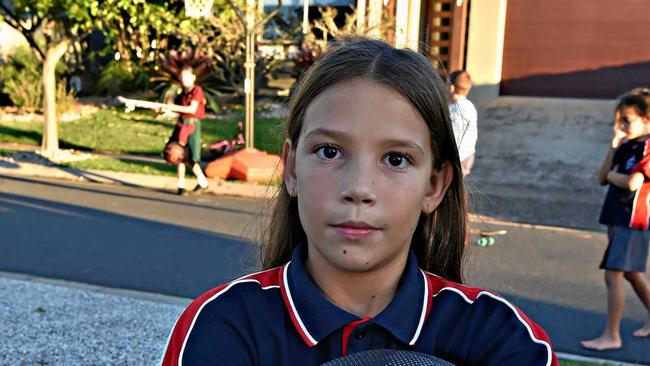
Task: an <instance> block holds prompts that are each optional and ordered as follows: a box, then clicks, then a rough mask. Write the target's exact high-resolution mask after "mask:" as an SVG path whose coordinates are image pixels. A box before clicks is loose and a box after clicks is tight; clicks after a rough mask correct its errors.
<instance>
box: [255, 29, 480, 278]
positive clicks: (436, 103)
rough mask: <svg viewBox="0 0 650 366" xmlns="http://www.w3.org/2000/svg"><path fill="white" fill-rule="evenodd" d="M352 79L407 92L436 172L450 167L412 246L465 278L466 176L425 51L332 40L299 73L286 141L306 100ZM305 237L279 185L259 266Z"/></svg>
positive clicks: (285, 257)
mask: <svg viewBox="0 0 650 366" xmlns="http://www.w3.org/2000/svg"><path fill="white" fill-rule="evenodd" d="M354 77H366V78H368V79H370V80H373V81H374V82H376V83H379V84H383V85H387V86H390V87H391V88H393V89H395V90H397V91H398V92H399V93H401V94H402V95H403V96H404V97H406V98H407V99H408V100H409V101H410V102H411V103H412V104H413V105H414V106H415V107H416V108H417V109H418V111H419V112H420V114H421V115H422V117H423V119H424V120H425V121H426V123H427V125H428V127H429V134H430V138H431V147H432V153H433V167H434V169H436V170H440V169H441V168H442V167H443V164H444V163H445V162H447V163H448V164H451V166H452V169H453V179H452V182H451V184H450V186H449V189H448V191H447V193H446V195H445V197H444V199H443V200H442V202H441V203H440V205H439V206H438V208H437V209H436V210H435V211H434V212H433V213H432V214H430V215H426V216H425V215H421V217H420V220H419V222H418V225H417V227H416V229H415V232H414V234H413V238H412V241H411V248H412V249H413V250H414V251H415V254H416V255H417V258H418V262H419V265H420V267H421V268H422V269H424V270H426V271H429V272H432V273H434V274H437V275H440V276H442V277H444V278H447V279H450V280H452V281H456V282H462V279H463V275H462V262H463V253H464V248H465V234H466V225H467V204H466V198H465V189H464V186H463V174H462V170H461V167H460V160H459V158H458V151H457V149H456V145H455V140H454V135H453V130H452V127H451V121H450V118H449V102H448V98H449V96H448V92H447V87H446V85H445V83H444V81H443V80H442V79H441V77H440V75H439V74H438V73H437V72H436V70H435V69H434V68H433V65H432V64H431V62H430V61H429V60H428V59H427V58H426V57H425V56H423V55H421V54H419V53H416V52H414V51H411V50H407V49H396V48H394V47H392V46H391V45H389V44H387V43H385V42H382V41H378V40H371V39H367V38H362V37H355V38H345V39H342V40H340V41H338V42H336V43H334V44H333V45H331V46H330V48H328V50H326V51H325V52H324V53H323V55H322V56H321V57H320V58H319V59H318V60H317V61H316V63H315V64H314V65H313V66H312V67H311V68H310V69H309V70H308V71H307V72H306V73H305V74H303V75H302V78H301V80H300V82H299V84H298V86H297V87H296V89H295V90H294V93H293V95H292V97H291V99H290V101H289V114H288V116H287V121H286V125H285V132H284V137H285V139H286V138H288V139H290V140H291V142H292V146H294V148H295V146H297V145H298V138H299V136H300V131H301V129H302V125H303V119H304V115H305V111H306V109H307V107H308V106H309V104H310V103H311V102H312V101H313V100H314V98H316V96H317V95H319V94H320V93H322V92H323V91H324V90H325V89H327V88H329V87H331V86H333V85H334V84H337V83H340V82H342V81H345V80H347V79H351V78H354ZM306 241H307V236H306V235H305V232H304V230H303V227H302V224H301V223H300V218H299V217H298V205H297V202H296V200H295V199H292V198H291V196H290V195H289V193H288V192H287V190H286V188H285V187H284V184H282V185H281V186H280V190H279V192H278V195H277V197H276V202H275V207H274V208H273V212H272V214H271V220H270V224H269V228H268V231H267V237H266V240H265V242H264V243H263V249H262V265H263V267H264V268H273V267H276V266H280V265H282V264H284V263H286V262H287V261H289V260H290V259H291V252H292V251H293V248H294V247H295V246H296V245H298V244H300V243H304V242H306Z"/></svg>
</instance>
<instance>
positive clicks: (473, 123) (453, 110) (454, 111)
mask: <svg viewBox="0 0 650 366" xmlns="http://www.w3.org/2000/svg"><path fill="white" fill-rule="evenodd" d="M471 88H472V79H471V77H470V76H469V74H468V73H467V72H466V71H462V70H459V71H454V72H452V73H451V74H449V91H450V93H451V102H452V103H451V104H450V105H449V114H450V115H451V124H452V127H453V129H454V137H455V138H456V146H457V147H458V156H459V157H460V162H461V166H462V168H463V174H464V175H468V174H469V173H470V171H471V170H472V166H473V165H474V154H475V152H476V149H475V148H476V140H477V139H478V113H477V111H476V107H474V104H473V103H472V102H470V101H469V99H467V94H469V91H470V89H471Z"/></svg>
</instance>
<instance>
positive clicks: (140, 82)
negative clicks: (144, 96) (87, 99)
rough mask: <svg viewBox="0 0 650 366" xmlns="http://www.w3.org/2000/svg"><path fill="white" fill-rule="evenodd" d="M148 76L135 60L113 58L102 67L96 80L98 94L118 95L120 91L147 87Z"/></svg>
mask: <svg viewBox="0 0 650 366" xmlns="http://www.w3.org/2000/svg"><path fill="white" fill-rule="evenodd" d="M148 87H149V81H148V76H147V74H146V73H145V72H144V70H143V69H142V68H141V67H140V66H138V65H137V64H136V63H135V62H133V61H130V60H113V61H111V62H109V63H108V65H106V66H105V67H104V68H103V69H102V74H101V77H100V78H99V81H98V82H97V92H98V93H100V94H109V95H118V94H120V93H121V92H130V91H136V90H144V89H148Z"/></svg>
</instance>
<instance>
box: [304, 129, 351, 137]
mask: <svg viewBox="0 0 650 366" xmlns="http://www.w3.org/2000/svg"><path fill="white" fill-rule="evenodd" d="M317 136H327V137H331V138H334V139H339V140H347V139H349V138H350V136H349V135H348V134H347V133H345V132H342V131H334V130H328V129H326V128H315V129H313V130H311V131H309V132H308V133H307V134H305V140H309V139H313V138H315V137H317Z"/></svg>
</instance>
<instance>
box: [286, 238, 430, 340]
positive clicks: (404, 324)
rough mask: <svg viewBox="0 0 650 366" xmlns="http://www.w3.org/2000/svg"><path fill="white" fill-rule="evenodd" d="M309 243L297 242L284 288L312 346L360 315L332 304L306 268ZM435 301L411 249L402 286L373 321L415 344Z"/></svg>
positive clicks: (288, 303) (294, 317)
mask: <svg viewBox="0 0 650 366" xmlns="http://www.w3.org/2000/svg"><path fill="white" fill-rule="evenodd" d="M306 255H307V246H306V245H299V246H297V247H296V248H295V249H294V251H293V254H292V258H291V261H290V262H289V263H287V264H286V265H285V266H284V268H283V269H282V272H281V275H282V279H281V286H280V287H281V291H282V296H283V299H284V302H285V305H286V307H287V310H288V311H289V314H290V317H291V320H292V321H293V323H294V326H295V328H296V330H297V331H298V333H299V334H300V336H301V337H302V339H303V341H305V343H306V344H307V345H308V346H310V347H312V346H314V345H316V344H317V343H318V342H320V341H321V340H322V339H324V338H325V337H327V336H328V335H330V334H331V333H333V332H335V331H336V330H338V329H340V328H343V327H344V326H345V325H347V324H349V323H350V322H353V321H355V320H359V319H360V318H359V317H358V316H356V315H354V314H351V313H349V312H347V311H345V310H343V309H341V308H339V307H338V306H336V305H334V304H332V303H331V302H330V301H329V300H327V298H326V297H325V295H324V294H323V293H322V292H321V291H320V289H319V288H318V287H317V286H316V284H315V283H314V282H313V281H312V279H311V277H310V276H309V274H308V273H307V270H306V268H305V264H304V261H305V258H306ZM430 304H431V290H430V285H429V283H428V281H427V280H426V277H425V275H424V273H423V272H422V271H421V270H420V269H419V268H418V265H417V258H416V257H415V254H414V253H413V252H410V253H409V257H408V260H407V262H406V268H405V270H404V274H403V275H402V279H401V280H400V284H399V288H398V290H397V293H396V294H395V297H394V298H393V300H392V301H391V302H390V304H388V306H387V307H386V308H385V309H384V310H383V311H382V312H381V313H379V314H378V315H377V316H376V317H375V318H374V319H372V320H371V321H370V322H371V323H375V324H378V325H379V326H381V327H382V328H384V329H386V330H387V331H389V332H390V333H391V334H393V336H395V337H396V338H397V339H399V340H400V341H402V342H404V343H408V344H411V345H413V344H415V342H416V341H417V339H418V337H419V335H420V331H421V329H422V325H423V324H424V321H425V320H426V316H427V315H428V311H429V309H430Z"/></svg>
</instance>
